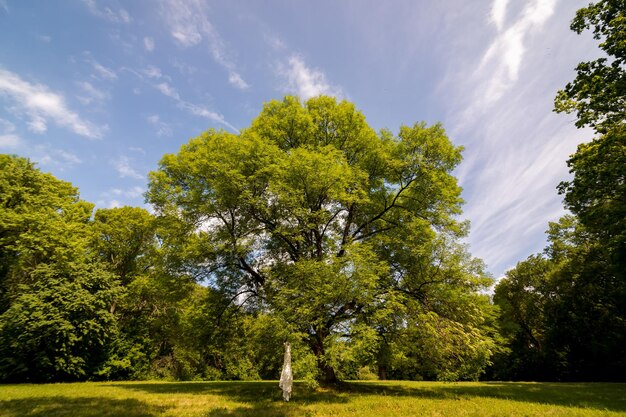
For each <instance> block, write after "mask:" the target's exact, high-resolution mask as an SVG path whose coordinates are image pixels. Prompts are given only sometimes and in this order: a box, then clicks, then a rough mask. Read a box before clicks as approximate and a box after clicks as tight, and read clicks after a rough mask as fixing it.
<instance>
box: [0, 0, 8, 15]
mask: <svg viewBox="0 0 626 417" xmlns="http://www.w3.org/2000/svg"><path fill="white" fill-rule="evenodd" d="M0 9H2V10H4V11H5V13H9V5H8V4H7V2H6V0H0Z"/></svg>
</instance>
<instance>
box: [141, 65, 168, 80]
mask: <svg viewBox="0 0 626 417" xmlns="http://www.w3.org/2000/svg"><path fill="white" fill-rule="evenodd" d="M141 72H142V73H143V74H144V75H145V76H147V77H148V78H155V79H159V78H161V77H163V74H162V73H161V70H160V69H159V68H157V67H155V66H152V65H150V66H148V68H146V69H144V70H143V71H141Z"/></svg>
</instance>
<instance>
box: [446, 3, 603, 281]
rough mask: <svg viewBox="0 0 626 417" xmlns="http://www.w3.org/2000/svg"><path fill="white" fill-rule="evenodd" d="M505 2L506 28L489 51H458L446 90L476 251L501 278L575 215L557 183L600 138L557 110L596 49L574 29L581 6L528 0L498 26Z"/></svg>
mask: <svg viewBox="0 0 626 417" xmlns="http://www.w3.org/2000/svg"><path fill="white" fill-rule="evenodd" d="M495 3H496V2H494V3H493V6H494V7H492V15H490V16H488V17H487V19H489V21H490V22H492V23H494V24H496V25H497V23H496V22H497V21H500V22H501V23H502V27H501V28H500V30H499V31H498V33H497V34H496V35H495V36H494V38H493V40H492V42H489V43H488V44H487V46H486V47H485V49H484V50H482V51H481V50H478V51H476V50H463V49H461V48H460V47H459V49H457V50H451V51H450V52H449V53H450V56H451V57H452V58H449V59H450V60H451V64H450V68H454V70H451V71H450V72H449V73H448V74H447V75H448V77H447V78H446V79H445V82H444V83H442V88H441V89H440V91H438V93H439V94H440V95H441V96H443V97H446V101H447V103H448V109H449V114H448V115H447V119H448V120H447V121H446V125H448V126H449V127H450V128H451V129H450V131H451V132H452V133H451V137H452V139H453V140H454V141H455V142H456V143H459V144H462V145H464V146H465V152H464V160H463V163H462V164H461V166H460V167H459V168H458V169H457V171H456V176H457V178H459V182H460V185H461V186H462V187H463V189H464V191H463V196H464V198H465V200H466V201H467V204H466V206H465V213H464V217H466V218H467V219H469V220H470V221H471V225H472V228H471V233H470V236H469V243H470V244H471V248H472V253H473V254H474V255H476V256H479V257H481V258H483V259H484V260H485V261H486V262H487V264H488V266H489V268H490V270H491V271H492V272H493V273H494V275H495V276H501V275H502V274H503V273H504V271H505V270H506V268H508V267H510V266H511V265H514V264H515V263H516V262H517V261H519V260H521V259H524V258H526V257H527V256H528V255H530V254H531V253H536V252H538V251H540V250H541V249H542V248H543V246H545V235H544V231H545V229H546V228H547V225H548V222H549V221H554V220H556V219H558V217H559V216H561V215H562V214H564V213H565V210H564V209H563V205H562V201H561V196H559V195H558V194H557V191H556V186H557V185H558V183H559V182H560V181H562V180H565V179H567V178H568V171H567V166H566V160H567V158H568V155H570V154H571V153H572V152H574V150H575V149H576V145H577V144H578V143H580V142H583V141H585V140H589V139H590V138H591V136H592V135H591V134H590V132H589V131H584V130H578V129H576V128H575V127H574V126H573V123H572V122H571V118H567V117H563V116H562V115H557V114H555V113H553V112H552V106H553V100H554V95H555V93H556V91H557V90H558V89H559V88H562V87H563V86H564V85H565V83H567V81H568V80H569V79H570V78H571V77H572V75H571V74H572V73H571V69H572V68H574V67H575V65H576V62H578V61H579V60H580V59H581V58H580V56H581V54H585V53H588V51H589V49H588V48H587V45H583V44H582V42H581V39H579V38H577V37H576V35H575V34H573V33H570V31H569V29H568V21H569V19H570V18H571V16H573V14H574V12H575V10H576V5H575V4H572V3H565V2H562V3H561V5H562V6H561V7H560V8H559V9H558V10H557V9H556V6H557V1H555V0H547V1H536V0H533V1H531V2H528V3H523V2H521V1H520V2H516V4H515V5H516V6H518V5H521V8H513V7H512V4H509V8H510V9H507V10H506V11H504V10H501V12H499V13H501V14H500V16H506V19H505V18H504V17H502V20H497V19H496V18H495V17H494V15H498V13H495V12H494V11H493V8H495ZM511 3H513V2H511ZM499 7H504V6H499ZM566 9H569V10H566ZM483 18H484V15H483ZM548 19H551V21H550V23H549V24H548ZM467 25H468V27H477V26H479V25H478V23H477V22H476V21H473V22H467ZM468 27H459V28H458V31H459V33H465V31H466V30H468ZM485 33H489V34H490V35H492V36H493V31H491V30H490V29H489V28H487V30H485ZM589 45H591V40H590V42H589ZM555 51H558V52H555ZM474 57H479V58H478V59H476V58H474ZM472 68H474V69H475V70H474V71H472ZM468 74H470V75H469V76H468Z"/></svg>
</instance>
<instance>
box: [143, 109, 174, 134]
mask: <svg viewBox="0 0 626 417" xmlns="http://www.w3.org/2000/svg"><path fill="white" fill-rule="evenodd" d="M146 120H147V121H148V123H150V124H151V125H152V126H154V128H155V129H156V134H157V136H172V128H171V127H170V125H168V124H167V123H165V122H164V121H163V120H161V118H160V117H159V115H157V114H153V115H150V116H148V117H147V118H146Z"/></svg>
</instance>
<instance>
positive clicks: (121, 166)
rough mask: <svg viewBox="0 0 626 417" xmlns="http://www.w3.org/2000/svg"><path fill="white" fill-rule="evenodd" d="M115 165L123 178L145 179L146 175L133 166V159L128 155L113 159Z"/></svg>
mask: <svg viewBox="0 0 626 417" xmlns="http://www.w3.org/2000/svg"><path fill="white" fill-rule="evenodd" d="M113 166H114V167H115V170H116V171H117V173H118V174H119V175H120V177H121V178H133V179H136V180H142V179H145V176H143V175H141V174H140V173H139V172H137V170H136V169H135V168H133V167H132V166H131V160H130V158H129V157H127V156H121V157H120V159H119V160H117V161H113Z"/></svg>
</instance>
